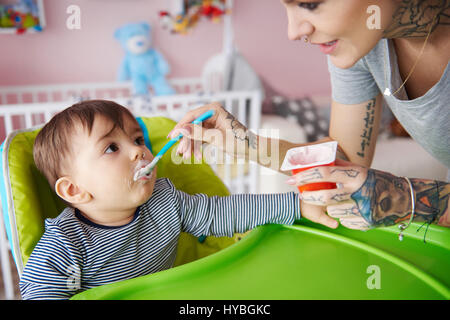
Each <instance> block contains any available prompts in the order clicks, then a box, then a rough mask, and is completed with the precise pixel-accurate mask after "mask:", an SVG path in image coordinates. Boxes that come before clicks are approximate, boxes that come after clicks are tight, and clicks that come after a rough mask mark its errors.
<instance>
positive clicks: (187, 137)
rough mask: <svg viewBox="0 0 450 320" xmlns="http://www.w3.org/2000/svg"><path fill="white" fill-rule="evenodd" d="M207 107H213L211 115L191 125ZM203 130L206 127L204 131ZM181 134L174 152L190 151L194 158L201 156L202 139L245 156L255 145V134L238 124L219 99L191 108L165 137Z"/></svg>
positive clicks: (226, 150)
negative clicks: (200, 123) (200, 122)
mask: <svg viewBox="0 0 450 320" xmlns="http://www.w3.org/2000/svg"><path fill="white" fill-rule="evenodd" d="M208 110H214V111H215V113H214V115H213V116H212V117H211V118H209V119H207V120H205V121H204V122H202V125H194V124H192V123H191V122H192V121H193V120H195V119H196V118H198V117H199V116H200V115H202V114H203V113H205V112H206V111H208ZM205 129H206V130H205ZM180 133H182V134H183V138H182V139H181V140H180V143H179V146H178V149H177V153H178V154H182V155H183V157H185V158H188V157H190V156H191V154H192V152H193V153H194V156H195V157H196V158H197V159H201V157H202V154H201V151H200V147H201V144H202V142H207V143H209V144H211V145H213V146H216V147H218V148H220V149H221V150H224V151H225V152H226V153H228V154H230V155H233V156H237V157H240V156H241V157H245V156H246V155H248V152H249V149H250V148H253V149H254V150H256V148H257V136H256V135H255V134H254V133H252V132H251V131H249V130H248V129H247V128H246V127H245V126H244V125H243V124H241V123H240V122H239V121H238V120H237V119H236V118H235V117H234V116H233V115H232V114H231V113H229V112H228V111H226V110H225V109H224V108H223V107H222V105H221V104H220V103H218V102H213V103H210V104H207V105H205V106H202V107H199V108H197V109H194V110H191V111H189V112H188V113H186V115H185V116H184V117H183V119H181V120H180V121H179V122H178V123H177V125H176V126H175V127H174V128H173V130H172V131H171V132H170V133H169V135H168V137H169V138H173V137H175V136H177V135H178V134H180Z"/></svg>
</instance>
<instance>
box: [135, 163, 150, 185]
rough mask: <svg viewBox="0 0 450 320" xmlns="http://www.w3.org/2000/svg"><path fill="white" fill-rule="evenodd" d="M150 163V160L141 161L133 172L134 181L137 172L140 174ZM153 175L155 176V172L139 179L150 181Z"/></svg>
mask: <svg viewBox="0 0 450 320" xmlns="http://www.w3.org/2000/svg"><path fill="white" fill-rule="evenodd" d="M150 162H151V161H148V160H140V161H139V162H138V163H137V165H136V167H135V168H134V170H133V175H132V176H133V178H132V180H134V176H135V175H136V172H138V171H139V170H140V169H142V168H144V167H146V166H147V165H148V164H149V163H150ZM152 174H153V171H152V172H151V173H150V174H149V175H145V176H143V177H141V178H139V180H150V178H151V177H152Z"/></svg>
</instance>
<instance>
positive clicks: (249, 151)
mask: <svg viewBox="0 0 450 320" xmlns="http://www.w3.org/2000/svg"><path fill="white" fill-rule="evenodd" d="M364 109H365V106H364ZM207 110H214V111H215V114H214V116H213V117H211V118H210V119H208V120H206V121H204V122H203V123H202V126H198V125H193V124H191V123H190V122H191V121H192V120H194V119H195V118H197V117H198V116H200V115H201V114H202V113H204V112H206V111H207ZM179 133H183V135H184V136H185V137H186V138H183V139H182V140H181V142H180V144H179V147H178V150H177V153H179V154H183V155H184V156H186V157H188V156H190V155H191V154H192V152H193V153H194V155H195V156H196V157H197V158H201V152H200V151H199V150H200V146H201V143H202V142H207V143H209V144H212V145H214V146H216V147H219V148H220V149H222V150H224V151H225V152H226V153H228V154H229V155H232V156H234V157H241V158H245V159H247V160H250V161H254V162H257V163H258V164H260V165H262V166H264V167H267V168H270V169H272V170H275V171H280V167H281V164H282V163H283V160H284V157H285V155H286V153H287V151H288V150H289V149H291V148H294V147H299V146H306V145H311V144H317V143H322V142H327V141H331V140H333V139H332V138H330V137H326V138H323V139H321V140H319V141H316V142H311V143H304V144H298V143H292V142H289V141H286V140H282V139H272V138H268V137H263V136H260V135H257V134H256V133H254V132H252V131H251V130H249V129H248V128H247V127H245V126H244V125H243V124H242V123H240V122H239V121H238V120H237V119H236V117H235V116H233V115H232V114H231V113H229V112H228V111H226V110H225V109H224V108H223V107H222V106H221V104H220V103H216V102H214V103H211V104H208V105H205V106H202V107H200V108H197V109H194V110H191V111H189V112H188V113H187V114H186V115H185V116H184V117H183V119H181V120H180V121H179V122H178V123H177V125H176V126H175V127H174V129H173V130H172V131H171V133H170V134H169V137H174V136H176V135H177V134H179ZM374 135H375V134H374ZM358 139H359V138H358ZM337 157H338V158H340V159H344V160H347V159H348V158H347V156H346V155H345V152H344V150H343V149H342V148H341V147H340V146H338V151H337ZM280 172H281V173H283V174H287V175H290V173H289V172H285V171H280Z"/></svg>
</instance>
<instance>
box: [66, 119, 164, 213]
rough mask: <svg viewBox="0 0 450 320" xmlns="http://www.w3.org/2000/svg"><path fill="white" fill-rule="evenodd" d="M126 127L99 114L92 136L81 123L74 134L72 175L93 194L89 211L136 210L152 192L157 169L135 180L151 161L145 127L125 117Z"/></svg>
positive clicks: (77, 182)
mask: <svg viewBox="0 0 450 320" xmlns="http://www.w3.org/2000/svg"><path fill="white" fill-rule="evenodd" d="M123 122H124V130H122V129H120V127H119V126H116V127H115V128H114V129H113V130H112V128H113V126H114V124H113V123H112V121H110V120H109V119H107V118H105V117H103V116H96V117H95V120H94V124H93V128H92V132H91V134H90V135H89V134H88V132H87V130H86V129H84V128H83V127H82V126H81V125H80V126H79V127H78V128H77V130H76V133H75V134H74V138H73V139H72V141H73V146H72V147H73V151H74V155H75V159H73V162H72V168H71V171H72V172H71V176H72V177H73V179H74V180H75V181H76V184H77V185H79V186H80V187H82V188H83V189H84V190H86V191H87V192H89V193H90V195H91V196H92V201H91V202H90V203H88V205H90V207H89V210H92V211H93V212H95V211H101V212H108V211H110V212H111V213H114V212H120V211H127V210H133V209H135V208H137V207H138V206H140V205H141V204H143V203H144V202H146V201H147V200H148V199H149V198H150V196H151V195H152V192H153V187H154V184H155V180H156V168H155V169H154V170H153V172H152V174H151V176H149V177H143V178H141V179H139V180H138V181H134V180H133V177H134V173H135V172H136V171H137V170H139V169H140V168H142V167H143V166H145V165H146V164H148V163H150V162H151V161H152V159H153V155H152V154H151V152H150V150H149V149H148V148H147V147H146V146H145V143H144V137H143V134H142V130H141V128H140V127H139V125H138V124H137V122H136V121H134V119H129V117H126V116H124V119H123Z"/></svg>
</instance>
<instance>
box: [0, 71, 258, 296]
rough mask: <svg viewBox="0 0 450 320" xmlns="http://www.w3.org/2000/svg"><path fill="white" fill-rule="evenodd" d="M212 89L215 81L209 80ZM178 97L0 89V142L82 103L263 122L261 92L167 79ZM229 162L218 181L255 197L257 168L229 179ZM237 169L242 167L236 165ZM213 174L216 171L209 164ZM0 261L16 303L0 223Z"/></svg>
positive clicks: (87, 88) (77, 88) (94, 89)
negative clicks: (200, 110)
mask: <svg viewBox="0 0 450 320" xmlns="http://www.w3.org/2000/svg"><path fill="white" fill-rule="evenodd" d="M208 80H209V82H210V83H214V81H215V80H214V79H208ZM169 81H170V83H171V85H172V86H173V87H174V88H175V90H176V91H177V94H175V95H171V96H155V97H152V98H151V101H150V102H151V103H149V101H148V100H145V99H143V98H141V97H133V95H132V85H131V83H130V82H125V83H118V82H113V83H81V84H59V85H41V86H7V87H0V139H1V140H2V142H3V141H4V140H5V138H6V137H7V135H9V134H10V133H11V132H13V131H15V130H19V129H24V128H31V127H34V126H37V125H39V124H43V123H45V122H47V121H49V120H50V118H51V117H52V116H53V115H54V114H55V113H57V112H59V111H61V110H63V109H65V108H67V107H68V106H70V105H71V104H73V103H75V102H77V101H79V100H81V99H107V100H113V101H115V102H117V103H119V104H122V105H124V106H126V107H129V108H130V110H131V111H132V113H133V114H134V115H135V116H164V117H168V118H171V119H173V120H175V121H179V120H181V118H182V117H183V115H184V114H185V113H186V112H187V111H189V110H190V109H192V108H195V107H197V106H199V105H202V104H206V103H209V102H212V101H219V102H221V103H222V105H223V106H224V107H225V109H226V110H227V111H228V112H230V113H232V114H233V115H234V116H235V117H236V118H237V119H238V120H239V121H240V122H241V123H243V124H244V125H246V126H247V127H248V128H249V129H251V130H254V131H256V130H257V129H258V128H259V127H260V122H261V93H260V92H259V91H215V92H214V91H212V89H213V88H212V87H209V88H207V89H208V92H204V91H202V90H203V88H204V87H207V85H206V84H205V83H204V81H202V79H201V78H181V79H170V80H169ZM227 160H230V158H229V157H228V156H227V155H225V164H224V165H223V167H222V171H221V175H222V179H223V181H224V183H225V185H226V186H227V187H228V189H229V190H230V192H231V193H257V192H258V176H259V172H258V167H257V165H256V164H254V163H250V164H248V170H247V169H246V168H245V165H244V164H242V162H239V161H238V165H237V166H236V168H235V169H236V170H235V173H234V174H232V165H231V164H230V161H227ZM240 163H241V164H240ZM211 167H212V168H213V170H215V171H216V172H218V171H217V169H218V167H217V165H215V164H213V163H212V164H211ZM0 220H1V221H0V259H1V268H2V272H3V280H4V286H5V288H4V289H5V297H6V299H14V286H13V281H12V273H11V268H10V261H9V254H8V250H10V248H9V243H8V241H7V238H6V233H5V226H4V221H3V215H2V219H0Z"/></svg>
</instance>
